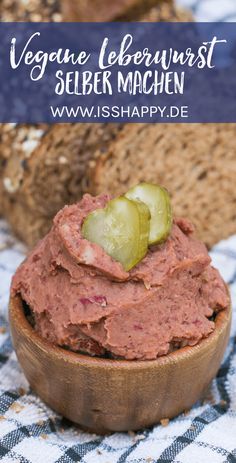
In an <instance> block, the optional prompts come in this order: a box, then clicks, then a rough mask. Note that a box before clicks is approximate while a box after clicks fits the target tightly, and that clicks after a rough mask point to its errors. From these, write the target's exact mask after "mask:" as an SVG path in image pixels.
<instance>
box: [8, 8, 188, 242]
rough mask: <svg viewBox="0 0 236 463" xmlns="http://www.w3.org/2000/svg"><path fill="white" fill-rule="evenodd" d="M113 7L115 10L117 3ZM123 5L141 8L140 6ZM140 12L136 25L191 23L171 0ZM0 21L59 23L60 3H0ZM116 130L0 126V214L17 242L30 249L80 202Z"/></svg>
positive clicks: (78, 126)
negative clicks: (60, 214) (92, 164)
mask: <svg viewBox="0 0 236 463" xmlns="http://www.w3.org/2000/svg"><path fill="white" fill-rule="evenodd" d="M88 3H89V2H86V5H88ZM91 3H92V2H91ZM113 3H116V4H120V5H121V2H120V1H119V2H113ZM113 3H112V5H113ZM128 3H129V4H130V5H131V4H132V5H135V4H136V5H138V4H140V5H141V4H144V1H142V2H140V0H137V1H136V0H135V1H129V2H127V4H128ZM153 4H155V6H154V7H153V8H151V9H149V10H148V8H147V6H149V7H150V5H153ZM109 5H111V2H110V1H109ZM123 5H126V2H124V3H123ZM144 10H145V15H142V16H141V17H139V19H140V20H144V21H181V20H182V21H185V20H191V16H190V14H189V13H186V12H185V11H182V10H180V9H179V8H176V7H175V6H174V4H173V2H172V1H171V0H157V1H156V2H154V1H150V2H145V8H144ZM144 10H143V9H142V11H144ZM138 12H139V13H138ZM133 14H134V16H133V17H132V18H130V19H137V16H140V10H139V9H138V8H137V9H136V13H134V10H133ZM0 19H1V21H60V20H61V19H62V15H61V9H60V2H58V1H57V0H30V1H28V2H25V1H24V0H2V1H1V2H0ZM63 19H64V18H63ZM120 130H121V126H120V125H115V124H114V125H112V124H57V125H51V126H48V125H22V124H18V125H16V124H0V215H1V214H2V215H4V216H5V217H6V218H7V219H8V221H9V223H10V224H11V225H12V229H13V231H14V232H15V233H16V234H17V235H18V236H19V237H20V238H21V239H22V240H23V241H25V242H26V243H27V244H28V245H30V246H32V245H34V244H35V243H36V242H37V241H38V239H39V238H41V237H42V236H43V235H44V234H45V233H46V232H47V231H48V230H49V228H50V226H51V222H52V218H53V216H54V215H55V214H56V212H57V211H58V210H59V209H60V208H61V207H63V206H64V204H66V203H72V202H75V201H77V200H78V199H79V198H80V197H81V195H82V194H83V193H84V192H85V191H86V190H87V187H88V181H89V176H88V165H89V161H90V160H92V159H93V158H94V156H96V153H97V152H99V153H102V152H104V151H107V150H108V146H109V144H110V142H111V141H112V140H113V139H114V137H116V136H117V134H118V133H119V132H120Z"/></svg>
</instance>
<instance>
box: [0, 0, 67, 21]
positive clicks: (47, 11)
mask: <svg viewBox="0 0 236 463" xmlns="http://www.w3.org/2000/svg"><path fill="white" fill-rule="evenodd" d="M60 10H61V8H60V0H1V1H0V20H1V21H9V22H12V21H31V22H40V21H55V22H58V21H61V20H62V15H61V11H60Z"/></svg>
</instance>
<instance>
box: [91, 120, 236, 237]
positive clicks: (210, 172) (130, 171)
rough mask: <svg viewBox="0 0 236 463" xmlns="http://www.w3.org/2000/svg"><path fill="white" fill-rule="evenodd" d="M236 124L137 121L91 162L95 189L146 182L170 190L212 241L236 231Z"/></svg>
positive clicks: (178, 208) (180, 210)
mask: <svg viewBox="0 0 236 463" xmlns="http://www.w3.org/2000/svg"><path fill="white" fill-rule="evenodd" d="M235 137H236V124H139V125H138V124H132V125H129V126H126V127H124V128H123V130H122V131H121V132H120V134H118V135H117V137H116V139H115V141H114V142H112V143H111V144H110V145H109V150H108V152H107V153H99V152H97V154H96V159H94V160H93V161H90V166H91V180H90V190H91V191H92V192H93V193H95V194H97V193H100V192H103V191H110V192H112V193H114V194H119V193H123V192H124V191H126V190H127V188H128V187H129V186H132V185H134V184H136V183H139V182H142V181H148V182H154V183H160V184H162V185H164V186H166V188H168V190H169V191H170V193H171V196H172V201H173V207H174V213H175V215H177V216H178V215H179V216H184V217H188V218H189V219H190V220H192V221H193V223H194V224H195V225H196V228H197V232H198V235H199V237H200V238H201V239H203V241H205V243H206V244H207V245H208V246H211V245H213V244H214V243H216V242H217V241H219V240H221V239H223V238H226V237H228V236H229V235H230V234H233V233H235V232H236V190H235V179H236V148H235Z"/></svg>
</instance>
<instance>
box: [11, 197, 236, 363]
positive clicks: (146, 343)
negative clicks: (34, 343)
mask: <svg viewBox="0 0 236 463" xmlns="http://www.w3.org/2000/svg"><path fill="white" fill-rule="evenodd" d="M109 199H110V198H109V196H107V195H100V196H98V197H92V196H90V195H85V196H84V197H83V199H82V200H81V201H80V202H79V203H78V204H75V205H72V206H66V207H64V208H63V209H62V210H61V211H60V212H59V213H58V214H57V215H56V217H55V219H54V224H53V227H52V229H51V231H50V232H49V233H48V235H46V237H45V238H44V239H43V240H42V241H40V242H39V244H38V245H37V247H36V248H35V249H34V250H33V251H32V252H31V254H30V255H29V257H27V259H26V260H25V261H24V262H23V264H22V265H21V266H20V267H19V269H18V270H17V272H16V274H15V276H14V278H13V282H12V294H13V295H16V294H19V295H20V296H21V298H22V299H23V300H24V301H25V303H26V304H27V305H28V306H29V308H30V309H31V312H32V315H33V319H34V326H35V329H36V331H37V332H38V333H39V334H40V335H41V336H42V337H43V338H46V339H47V340H49V341H50V342H52V343H54V344H56V345H59V346H62V347H66V348H69V349H71V350H73V351H76V352H83V353H87V354H91V355H97V356H101V355H105V354H106V355H110V356H112V357H115V358H116V357H118V358H124V359H130V360H131V359H142V360H146V359H155V358H156V357H158V356H160V355H164V354H168V353H169V352H171V351H172V350H173V349H175V348H177V347H180V346H184V345H190V346H192V345H194V344H196V343H197V342H199V341H200V340H201V339H202V338H204V337H206V336H208V335H209V334H210V333H211V332H212V331H213V330H214V326H215V324H214V321H213V319H214V318H213V315H214V314H215V313H216V312H218V311H219V310H222V309H225V308H226V307H227V305H228V304H229V301H228V295H227V291H226V288H225V285H224V282H223V280H222V278H221V276H220V275H219V273H218V271H217V270H216V269H214V268H213V267H212V266H211V265H210V263H211V259H210V257H209V255H208V252H207V250H206V247H205V245H204V244H202V243H201V242H200V241H198V240H197V239H196V238H195V237H194V233H193V231H194V230H193V226H192V224H191V223H190V222H189V221H187V220H185V219H175V220H174V222H173V226H172V231H171V234H170V236H169V238H168V239H167V240H166V242H165V243H163V244H161V245H160V244H159V245H155V246H152V247H151V248H150V249H149V250H148V253H147V255H146V257H145V258H144V259H143V260H142V261H141V262H140V263H139V264H138V265H136V266H135V267H134V268H133V269H132V270H131V271H129V272H126V271H124V269H123V267H122V265H121V264H120V263H119V262H117V261H115V260H113V259H112V258H111V257H110V256H109V255H107V254H106V253H105V251H104V250H103V249H102V248H101V247H100V246H98V245H97V244H95V243H90V242H89V241H87V240H85V239H84V238H83V237H82V235H81V226H82V223H83V220H84V219H85V217H86V216H87V215H88V214H89V213H90V212H91V211H93V210H95V209H98V208H103V207H105V206H106V204H107V202H108V200H109Z"/></svg>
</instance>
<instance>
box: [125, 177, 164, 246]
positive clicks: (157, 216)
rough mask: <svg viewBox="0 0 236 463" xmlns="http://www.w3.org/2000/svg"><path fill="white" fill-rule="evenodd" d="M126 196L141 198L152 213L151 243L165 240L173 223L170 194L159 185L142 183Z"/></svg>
mask: <svg viewBox="0 0 236 463" xmlns="http://www.w3.org/2000/svg"><path fill="white" fill-rule="evenodd" d="M125 196H126V198H128V199H131V200H136V201H137V200H139V201H142V202H143V203H145V204H146V205H147V206H148V208H149V210H150V213H151V221H150V234H149V244H156V243H161V242H162V241H165V239H166V238H167V237H168V235H169V233H170V230H171V225H172V210H171V202H170V196H169V194H168V192H167V190H165V188H162V187H161V186H159V185H153V184H151V183H140V184H139V185H136V186H134V187H133V188H131V189H130V190H129V191H128V192H127V193H126V194H125Z"/></svg>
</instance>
